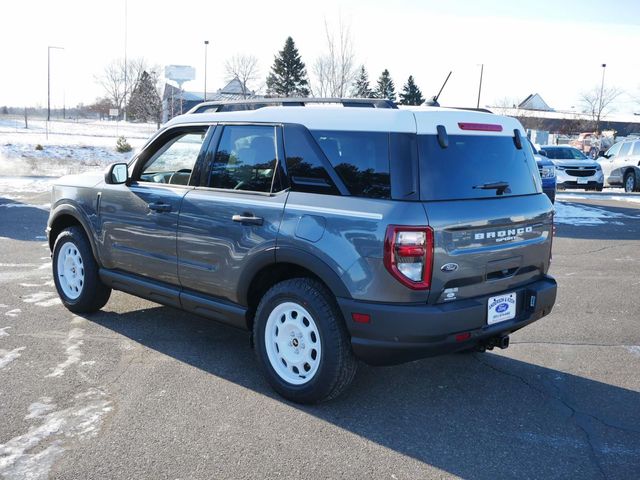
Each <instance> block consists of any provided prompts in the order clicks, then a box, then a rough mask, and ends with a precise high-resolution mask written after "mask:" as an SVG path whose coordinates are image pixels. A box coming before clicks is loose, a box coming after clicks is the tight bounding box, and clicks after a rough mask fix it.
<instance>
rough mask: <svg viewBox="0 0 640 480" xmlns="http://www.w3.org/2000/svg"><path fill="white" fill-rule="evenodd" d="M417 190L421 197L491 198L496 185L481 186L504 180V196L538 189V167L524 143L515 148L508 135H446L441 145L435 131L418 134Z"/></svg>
mask: <svg viewBox="0 0 640 480" xmlns="http://www.w3.org/2000/svg"><path fill="white" fill-rule="evenodd" d="M418 146H419V150H420V192H421V198H422V199H423V200H459V199H471V198H487V197H492V198H495V197H496V195H497V193H498V190H497V189H482V188H480V187H481V186H487V185H488V184H492V183H497V182H505V183H507V184H508V189H507V190H505V191H504V192H503V195H504V196H511V195H527V194H532V193H539V192H540V188H541V186H540V180H539V174H538V169H537V166H536V163H535V160H534V159H533V152H532V151H531V149H530V148H529V145H528V143H526V142H525V143H524V144H523V148H522V149H520V150H518V149H517V148H516V146H515V143H514V141H513V138H512V137H502V136H500V137H499V136H484V135H449V146H448V147H447V148H442V147H441V146H440V144H439V143H438V137H437V136H436V135H418Z"/></svg>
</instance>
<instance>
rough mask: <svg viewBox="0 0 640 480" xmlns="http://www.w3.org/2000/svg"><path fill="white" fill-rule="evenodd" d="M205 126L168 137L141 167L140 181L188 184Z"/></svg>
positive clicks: (200, 146)
mask: <svg viewBox="0 0 640 480" xmlns="http://www.w3.org/2000/svg"><path fill="white" fill-rule="evenodd" d="M206 134H207V127H203V128H202V129H199V130H198V131H190V132H186V133H181V134H178V135H176V136H172V137H171V138H169V139H168V140H167V141H166V143H164V145H162V146H161V147H160V148H159V149H158V150H157V151H156V152H155V153H154V154H153V155H152V156H151V158H150V159H149V160H147V162H146V163H145V165H144V167H143V168H142V172H141V173H140V181H142V182H153V183H168V184H173V185H188V184H189V178H190V177H191V172H192V171H193V167H194V165H195V164H196V160H197V159H198V155H199V154H200V149H201V148H202V142H204V138H205V136H206Z"/></svg>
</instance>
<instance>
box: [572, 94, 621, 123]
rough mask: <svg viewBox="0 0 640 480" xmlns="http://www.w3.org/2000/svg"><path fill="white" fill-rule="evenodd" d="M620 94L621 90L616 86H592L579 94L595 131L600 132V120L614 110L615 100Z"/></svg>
mask: <svg viewBox="0 0 640 480" xmlns="http://www.w3.org/2000/svg"><path fill="white" fill-rule="evenodd" d="M620 95H622V90H621V89H619V88H617V87H610V88H604V89H603V88H602V87H594V88H592V89H591V90H589V91H586V92H582V94H581V95H580V103H581V105H582V108H583V110H584V112H585V113H586V114H587V115H589V116H590V117H591V121H592V123H593V127H594V130H595V131H596V132H598V133H600V122H601V120H602V119H603V118H604V117H606V116H607V115H608V114H610V113H611V112H612V111H613V110H614V107H615V101H616V99H617V98H618V97H619V96H620Z"/></svg>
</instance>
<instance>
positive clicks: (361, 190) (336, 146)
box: [311, 130, 391, 198]
mask: <svg viewBox="0 0 640 480" xmlns="http://www.w3.org/2000/svg"><path fill="white" fill-rule="evenodd" d="M311 134H312V135H313V137H314V138H315V139H316V142H317V143H318V145H319V146H320V148H321V149H322V151H323V152H324V154H325V156H326V157H327V158H328V159H329V162H330V163H331V165H332V167H333V168H334V170H335V171H336V173H337V174H338V175H339V176H340V178H341V179H342V181H343V182H344V184H345V185H346V187H347V188H348V189H349V193H351V195H354V196H357V197H369V198H391V182H390V175H389V134H388V133H385V132H351V131H325V130H322V131H321V130H315V131H312V132H311Z"/></svg>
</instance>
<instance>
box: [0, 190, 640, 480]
mask: <svg viewBox="0 0 640 480" xmlns="http://www.w3.org/2000/svg"><path fill="white" fill-rule="evenodd" d="M48 202H49V196H48V194H46V193H30V192H19V193H15V192H14V193H2V192H0V476H4V477H5V478H7V479H23V478H34V479H45V478H52V479H88V478H91V479H107V478H109V479H113V478H126V479H129V478H149V479H165V478H166V479H192V478H193V479H196V478H197V479H212V478H221V479H222V478H225V479H226V478H258V479H263V478H314V479H315V478H349V479H362V478H389V479H415V478H465V479H474V480H475V479H495V478H518V479H526V478H545V479H550V478H582V479H586V478H589V479H590V478H596V479H599V478H606V479H631V478H640V203H633V202H624V201H615V200H611V199H604V200H602V199H596V200H593V199H592V198H586V199H584V198H581V199H571V201H569V200H565V199H563V200H562V201H561V205H562V208H565V211H566V212H574V211H577V212H579V211H586V212H591V213H590V214H589V215H587V217H589V218H591V220H592V221H576V222H575V223H576V224H571V221H570V220H569V221H565V222H562V221H560V222H558V223H557V227H558V229H557V236H556V238H555V240H554V251H553V264H552V268H551V272H550V273H551V274H552V275H554V276H555V277H556V279H557V280H558V284H559V291H558V299H557V303H556V306H555V308H554V310H553V312H552V314H551V315H549V316H548V317H545V318H544V319H542V320H541V321H539V322H536V323H535V324H533V325H531V326H529V327H528V328H525V329H524V330H522V331H520V332H517V333H515V334H514V335H512V338H511V346H510V348H509V349H507V350H504V351H502V350H498V351H495V350H494V351H492V352H486V353H474V354H456V355H449V356H444V357H437V358H432V359H426V360H421V361H417V362H412V363H408V364H404V365H400V366H395V367H384V368H373V367H368V366H365V365H361V366H360V369H359V372H358V374H357V377H356V379H355V382H354V384H353V385H352V387H351V388H350V390H349V391H348V392H347V393H346V394H345V395H343V396H342V397H340V398H338V399H337V400H335V401H332V402H329V403H325V404H321V405H316V406H311V407H302V406H299V405H295V404H292V403H290V402H287V401H285V400H283V399H282V398H280V397H278V396H277V395H275V394H274V393H273V392H272V391H271V390H270V388H269V386H268V385H267V383H266V381H265V379H264V378H263V377H262V376H261V374H260V373H259V371H258V368H257V365H256V362H255V360H254V354H253V351H252V349H251V347H250V343H249V336H248V334H247V333H244V332H241V331H237V330H234V329H232V328H229V327H225V326H222V325H218V324H216V323H214V322H211V321H208V320H204V319H201V318H198V317H195V316H193V315H190V314H186V313H182V312H180V311H178V310H175V309H172V308H168V307H162V306H159V305H157V304H154V303H151V302H148V301H145V300H141V299H138V298H135V297H132V296H129V295H126V294H124V293H120V292H114V293H113V295H112V297H111V300H110V301H109V303H108V304H107V305H106V307H105V308H104V309H103V310H102V311H101V312H99V313H96V314H93V315H87V316H76V315H74V314H72V313H71V312H69V311H67V310H66V309H65V308H63V306H62V305H61V304H60V302H59V300H58V299H57V295H56V293H55V288H54V286H53V282H52V280H51V265H50V259H49V249H48V246H47V244H46V241H45V238H44V226H45V222H46V218H47V215H48V211H47V210H48V205H47V204H48ZM594 212H595V213H594ZM598 212H600V213H598ZM603 212H604V213H603ZM571 214H572V215H578V214H575V213H571ZM592 214H593V215H592ZM576 218H578V217H576ZM594 219H597V221H596V220H594Z"/></svg>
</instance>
